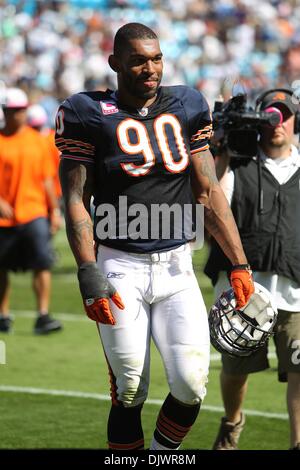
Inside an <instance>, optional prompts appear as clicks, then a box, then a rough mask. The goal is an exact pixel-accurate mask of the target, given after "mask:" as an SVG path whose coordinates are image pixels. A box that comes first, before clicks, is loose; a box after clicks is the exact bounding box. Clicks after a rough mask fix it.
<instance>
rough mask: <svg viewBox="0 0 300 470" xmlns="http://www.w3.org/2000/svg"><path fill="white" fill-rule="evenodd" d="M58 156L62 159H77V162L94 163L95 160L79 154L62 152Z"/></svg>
mask: <svg viewBox="0 0 300 470" xmlns="http://www.w3.org/2000/svg"><path fill="white" fill-rule="evenodd" d="M60 158H61V159H62V160H75V161H78V162H88V163H94V162H95V161H94V159H93V158H88V157H81V156H76V155H66V154H64V153H62V154H61V155H60Z"/></svg>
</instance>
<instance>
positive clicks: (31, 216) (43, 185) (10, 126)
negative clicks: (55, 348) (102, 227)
mask: <svg viewBox="0 0 300 470" xmlns="http://www.w3.org/2000/svg"><path fill="white" fill-rule="evenodd" d="M27 106H28V99H27V96H26V94H25V93H24V92H23V91H22V90H20V89H18V88H9V89H7V90H6V93H5V102H4V105H3V111H4V118H5V125H4V127H3V128H2V129H1V130H0V332H8V331H9V330H10V329H11V324H12V319H11V317H10V315H9V276H8V272H9V271H11V270H13V271H18V270H23V271H26V270H32V271H33V290H34V293H35V295H36V299H37V311H38V316H37V319H36V321H35V324H34V332H35V333H36V334H44V333H49V332H52V331H57V330H60V329H61V327H62V326H61V324H60V322H59V321H58V320H55V319H53V318H52V317H51V316H50V315H49V312H48V309H49V299H50V285H51V273H50V267H51V265H52V262H53V253H52V248H51V234H54V233H55V232H56V231H57V230H58V228H59V226H60V224H61V217H60V211H59V208H58V205H57V198H56V196H55V192H54V189H53V176H54V171H55V169H54V166H53V164H52V162H51V160H50V159H49V158H48V152H49V151H48V148H47V144H46V142H45V139H44V138H42V137H41V136H40V135H39V133H38V132H36V131H35V130H33V129H31V128H30V127H28V126H27V125H26V119H27V116H26V110H27Z"/></svg>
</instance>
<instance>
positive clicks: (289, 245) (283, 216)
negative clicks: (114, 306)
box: [205, 89, 300, 450]
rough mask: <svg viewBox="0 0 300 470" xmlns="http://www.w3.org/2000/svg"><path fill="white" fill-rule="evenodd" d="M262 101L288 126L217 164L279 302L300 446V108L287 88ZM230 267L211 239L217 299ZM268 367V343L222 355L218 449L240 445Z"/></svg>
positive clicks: (282, 361)
mask: <svg viewBox="0 0 300 470" xmlns="http://www.w3.org/2000/svg"><path fill="white" fill-rule="evenodd" d="M257 104H258V106H259V110H261V111H262V110H266V109H267V108H270V107H274V108H276V109H278V110H280V112H281V115H282V116H281V119H282V122H281V124H279V125H277V126H276V127H273V128H271V127H261V128H260V130H259V133H260V141H259V147H258V155H257V156H256V157H254V158H248V159H240V158H230V156H229V155H228V151H227V150H225V151H223V152H222V154H221V155H218V156H217V157H216V167H217V174H218V177H219V179H220V183H221V186H222V187H223V190H224V192H225V194H226V196H227V198H228V200H229V202H230V203H231V208H232V212H233V215H234V217H235V220H236V223H237V226H238V229H239V232H240V236H241V240H242V243H243V247H244V250H245V253H246V256H247V259H248V261H249V263H250V265H251V266H252V268H253V271H254V273H253V274H254V280H255V281H257V282H258V283H260V284H262V285H263V286H264V287H265V288H267V289H268V290H269V291H270V292H271V294H272V295H273V297H274V299H275V301H276V304H277V308H278V321H277V325H276V328H275V336H274V340H275V345H276V353H277V357H278V379H279V381H280V382H287V407H288V412H289V422H290V445H291V449H293V450H300V399H299V397H300V230H299V220H300V186H299V184H300V183H299V181H300V155H299V153H298V150H297V148H296V146H295V145H293V142H294V138H295V137H294V134H295V131H296V132H297V133H298V132H299V113H297V106H296V105H295V104H294V103H293V102H292V100H291V92H289V91H288V90H286V91H283V90H281V89H280V90H271V91H269V92H268V93H265V94H263V95H261V99H260V98H258V103H257ZM295 120H296V126H295ZM229 270H230V262H229V260H227V259H226V257H225V256H224V255H223V253H222V251H221V250H220V248H219V246H218V245H217V244H216V242H214V241H212V245H211V250H210V255H209V259H208V261H207V264H206V266H205V273H206V274H207V275H208V276H209V277H210V278H211V280H212V283H213V285H214V288H215V294H216V297H218V296H219V295H220V294H221V293H222V291H224V290H227V289H228V288H229V287H230V285H229V282H228V278H227V272H229ZM268 367H269V363H268V359H267V347H263V348H262V349H260V350H258V351H257V352H255V353H253V354H252V355H251V356H248V357H240V358H237V357H232V356H229V355H226V354H223V355H222V371H221V375H220V382H221V391H222V397H223V402H224V408H225V412H226V417H223V418H222V421H221V425H220V429H219V433H218V436H217V438H216V441H215V443H214V446H213V449H215V450H234V449H237V443H238V439H239V437H240V433H241V431H242V429H243V426H244V423H245V417H244V414H243V413H242V404H243V401H244V398H245V395H246V390H247V378H248V374H249V373H252V372H258V371H261V370H265V369H267V368H268Z"/></svg>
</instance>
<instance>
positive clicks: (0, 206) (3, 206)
mask: <svg viewBox="0 0 300 470" xmlns="http://www.w3.org/2000/svg"><path fill="white" fill-rule="evenodd" d="M0 217H3V218H4V219H13V217H14V209H13V207H12V206H11V205H10V204H9V203H8V202H6V201H5V200H4V199H1V198H0Z"/></svg>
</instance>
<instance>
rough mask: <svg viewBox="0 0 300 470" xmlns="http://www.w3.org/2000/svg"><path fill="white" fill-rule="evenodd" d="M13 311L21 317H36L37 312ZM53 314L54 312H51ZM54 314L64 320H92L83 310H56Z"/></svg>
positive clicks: (12, 311)
mask: <svg viewBox="0 0 300 470" xmlns="http://www.w3.org/2000/svg"><path fill="white" fill-rule="evenodd" d="M11 313H12V314H13V315H15V314H16V315H17V316H19V315H20V317H24V318H35V317H36V312H35V311H34V310H11ZM51 315H52V313H51ZM53 316H54V317H55V318H58V319H59V320H62V321H78V322H81V321H91V320H89V319H88V317H87V316H86V314H85V313H84V312H83V311H82V314H80V313H78V314H77V315H76V314H75V313H65V312H64V313H63V312H60V313H56V312H54V313H53Z"/></svg>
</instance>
